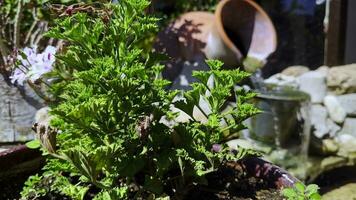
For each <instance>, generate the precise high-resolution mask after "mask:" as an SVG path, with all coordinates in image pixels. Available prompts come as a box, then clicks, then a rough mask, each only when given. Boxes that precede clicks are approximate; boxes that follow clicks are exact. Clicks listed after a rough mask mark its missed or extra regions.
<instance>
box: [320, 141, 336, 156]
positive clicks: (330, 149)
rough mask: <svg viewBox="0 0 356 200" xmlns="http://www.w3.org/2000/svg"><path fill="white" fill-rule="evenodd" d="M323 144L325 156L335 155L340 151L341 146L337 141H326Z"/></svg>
mask: <svg viewBox="0 0 356 200" xmlns="http://www.w3.org/2000/svg"><path fill="white" fill-rule="evenodd" d="M322 144H323V145H322V152H323V153H324V154H335V153H336V152H337V151H338V150H339V145H338V143H337V142H336V141H335V140H332V139H325V140H323V141H322Z"/></svg>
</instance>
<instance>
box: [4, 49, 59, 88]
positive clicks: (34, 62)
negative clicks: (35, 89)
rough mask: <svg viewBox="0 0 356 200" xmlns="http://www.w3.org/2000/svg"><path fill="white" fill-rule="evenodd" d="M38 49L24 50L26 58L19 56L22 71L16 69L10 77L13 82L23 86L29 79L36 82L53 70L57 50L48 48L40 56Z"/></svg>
mask: <svg viewBox="0 0 356 200" xmlns="http://www.w3.org/2000/svg"><path fill="white" fill-rule="evenodd" d="M36 49H37V47H33V48H28V47H26V48H24V49H23V53H24V54H25V57H22V55H19V56H17V59H18V60H19V61H20V63H21V65H20V66H19V67H20V68H21V70H19V69H15V71H14V72H13V75H12V76H11V77H10V78H11V82H13V83H15V82H17V83H19V84H20V85H22V84H23V82H24V81H25V80H27V79H29V80H31V81H32V82H35V81H36V80H38V79H39V78H41V76H42V75H43V74H46V73H48V72H50V71H51V70H52V68H53V64H54V62H55V54H56V48H55V47H53V46H47V48H46V49H45V50H44V51H43V52H42V53H40V54H37V50H36ZM20 72H22V73H20ZM24 72H25V73H24Z"/></svg>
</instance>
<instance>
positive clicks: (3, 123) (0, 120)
mask: <svg viewBox="0 0 356 200" xmlns="http://www.w3.org/2000/svg"><path fill="white" fill-rule="evenodd" d="M33 93H34V92H32V90H31V89H29V88H28V87H27V85H25V86H24V87H19V88H17V87H15V86H12V85H11V83H7V82H6V81H5V79H4V78H3V76H2V75H0V142H15V141H27V140H31V139H33V136H34V134H33V132H32V130H31V127H32V125H33V122H34V116H35V113H36V111H37V107H38V108H39V107H42V106H43V105H41V102H39V101H38V99H36V95H35V94H33ZM37 98H38V97H37Z"/></svg>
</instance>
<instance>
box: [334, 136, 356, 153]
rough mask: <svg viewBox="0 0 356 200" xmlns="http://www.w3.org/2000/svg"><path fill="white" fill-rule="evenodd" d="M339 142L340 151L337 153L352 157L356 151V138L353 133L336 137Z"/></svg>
mask: <svg viewBox="0 0 356 200" xmlns="http://www.w3.org/2000/svg"><path fill="white" fill-rule="evenodd" d="M335 141H336V142H338V143H339V147H340V149H339V151H338V153H337V155H339V156H342V157H345V158H350V157H352V155H353V154H354V153H355V152H356V138H355V137H354V136H352V135H347V134H342V135H338V136H337V137H336V139H335Z"/></svg>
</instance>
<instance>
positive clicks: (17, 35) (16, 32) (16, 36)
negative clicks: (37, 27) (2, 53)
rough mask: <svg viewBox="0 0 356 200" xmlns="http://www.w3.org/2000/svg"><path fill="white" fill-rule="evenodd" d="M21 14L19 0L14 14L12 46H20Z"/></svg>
mask: <svg viewBox="0 0 356 200" xmlns="http://www.w3.org/2000/svg"><path fill="white" fill-rule="evenodd" d="M21 14H22V0H19V2H18V4H17V9H16V15H15V23H14V41H15V43H14V46H15V48H19V46H20V22H21Z"/></svg>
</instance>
